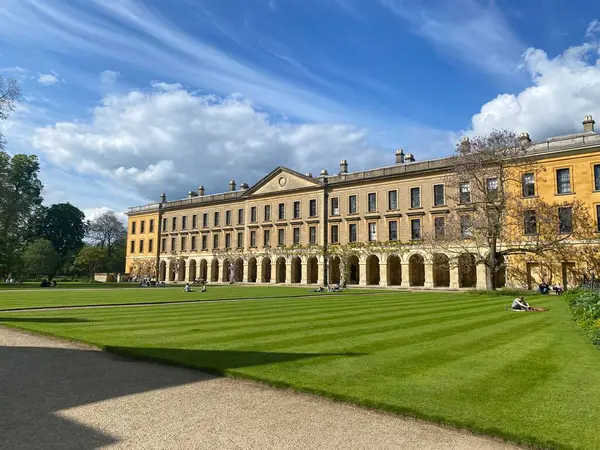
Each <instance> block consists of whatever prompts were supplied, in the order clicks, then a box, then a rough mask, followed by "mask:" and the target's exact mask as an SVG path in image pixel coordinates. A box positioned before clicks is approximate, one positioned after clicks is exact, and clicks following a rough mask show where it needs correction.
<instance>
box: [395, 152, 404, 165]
mask: <svg viewBox="0 0 600 450" xmlns="http://www.w3.org/2000/svg"><path fill="white" fill-rule="evenodd" d="M396 164H404V150H402V149H401V148H399V149H398V150H396Z"/></svg>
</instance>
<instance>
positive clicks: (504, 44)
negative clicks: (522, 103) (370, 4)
mask: <svg viewBox="0 0 600 450" xmlns="http://www.w3.org/2000/svg"><path fill="white" fill-rule="evenodd" d="M380 2H381V4H382V5H384V6H385V7H386V8H388V9H389V10H390V11H391V12H392V13H394V14H395V15H397V16H398V17H400V18H402V19H403V20H405V21H406V22H408V24H409V25H410V28H411V30H412V31H413V32H414V33H416V34H418V35H419V36H422V37H423V38H424V39H426V40H428V41H429V42H431V43H432V44H433V45H434V46H435V47H436V48H437V49H438V50H439V51H441V52H443V53H444V54H446V55H448V56H450V57H451V58H453V59H456V60H459V61H461V62H466V63H469V64H471V65H473V66H475V67H478V68H479V69H481V70H484V71H486V72H490V73H494V74H501V75H507V74H509V75H510V74H514V73H515V72H516V71H517V69H518V62H519V57H520V55H521V54H522V53H523V51H524V50H525V48H526V46H525V45H523V43H522V42H521V41H520V39H519V37H518V36H517V35H516V34H515V32H514V31H513V30H512V29H511V27H510V25H509V24H508V22H507V20H506V18H505V17H504V15H503V14H502V12H501V11H500V10H498V9H497V8H496V7H495V6H494V4H493V3H488V4H487V5H483V4H481V3H479V2H478V1H477V0H456V1H453V2H446V1H443V0H436V1H434V2H413V1H410V2H409V1H404V0H380Z"/></svg>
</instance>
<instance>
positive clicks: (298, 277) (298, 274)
mask: <svg viewBox="0 0 600 450" xmlns="http://www.w3.org/2000/svg"><path fill="white" fill-rule="evenodd" d="M301 281H302V260H301V259H300V258H299V257H298V256H294V257H293V258H292V279H291V282H292V283H295V284H296V283H300V282H301Z"/></svg>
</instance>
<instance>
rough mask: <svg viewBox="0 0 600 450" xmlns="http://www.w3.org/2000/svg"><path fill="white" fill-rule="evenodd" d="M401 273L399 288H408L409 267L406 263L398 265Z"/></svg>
mask: <svg viewBox="0 0 600 450" xmlns="http://www.w3.org/2000/svg"><path fill="white" fill-rule="evenodd" d="M400 266H401V273H402V281H401V283H400V287H403V288H409V287H410V266H409V264H408V263H407V262H404V261H402V262H401V263H400Z"/></svg>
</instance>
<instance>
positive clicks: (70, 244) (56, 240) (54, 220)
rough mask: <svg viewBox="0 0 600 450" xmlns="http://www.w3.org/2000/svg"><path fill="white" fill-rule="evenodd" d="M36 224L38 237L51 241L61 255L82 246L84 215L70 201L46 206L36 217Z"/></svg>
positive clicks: (75, 250) (72, 251)
mask: <svg viewBox="0 0 600 450" xmlns="http://www.w3.org/2000/svg"><path fill="white" fill-rule="evenodd" d="M37 226H38V230H37V235H38V237H39V238H43V239H48V240H49V241H50V242H52V245H53V246H54V248H55V249H56V251H57V252H58V253H60V255H61V256H63V257H64V256H67V255H69V254H75V253H77V252H78V251H79V249H80V248H81V247H83V238H84V236H85V232H86V223H85V215H84V214H83V211H81V210H80V209H79V208H77V207H76V206H73V205H71V204H70V203H57V204H55V205H52V206H50V207H49V208H46V209H45V211H44V212H43V213H42V214H41V218H40V219H38V225H37Z"/></svg>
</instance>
